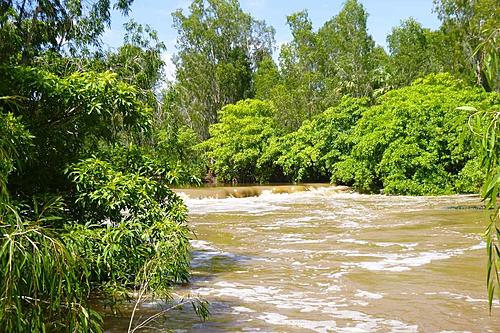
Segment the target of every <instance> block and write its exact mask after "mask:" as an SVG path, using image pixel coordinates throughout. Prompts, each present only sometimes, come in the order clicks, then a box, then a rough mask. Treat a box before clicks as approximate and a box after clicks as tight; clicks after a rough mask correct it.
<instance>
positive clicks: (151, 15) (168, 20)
mask: <svg viewBox="0 0 500 333" xmlns="http://www.w3.org/2000/svg"><path fill="white" fill-rule="evenodd" d="M359 1H360V2H361V3H362V4H363V5H364V7H365V9H366V11H367V12H368V30H369V32H370V34H371V35H372V36H373V38H374V39H375V42H376V43H377V44H378V45H381V46H384V47H385V46H386V37H387V35H388V34H389V33H390V32H391V29H392V28H393V27H394V26H397V25H398V24H399V23H400V22H401V20H404V19H406V18H408V17H413V18H415V19H416V20H417V21H418V22H420V23H421V24H422V25H423V26H424V27H426V28H431V29H436V28H437V27H438V26H439V20H438V19H437V15H436V13H433V12H432V9H433V3H432V0H359ZM343 3H344V0H330V1H319V0H288V1H287V0H240V4H241V7H242V8H243V10H244V11H246V12H249V13H250V14H252V16H253V17H255V18H257V19H260V20H265V21H266V23H267V24H268V25H271V26H273V27H274V28H275V29H276V43H277V45H279V44H281V43H283V42H287V41H289V40H290V39H291V34H290V32H289V29H288V26H287V25H286V16H287V15H289V14H291V13H294V12H297V11H300V10H303V9H307V10H308V12H309V17H310V18H311V20H312V22H313V24H314V28H315V29H317V28H319V27H320V26H321V25H323V23H324V22H325V21H327V20H328V19H330V18H331V17H333V16H335V15H336V14H337V13H338V12H339V11H340V9H341V7H342V4H343ZM189 4H190V1H189V0H135V1H134V4H133V6H132V11H131V13H130V15H129V17H122V16H121V15H120V14H119V13H117V12H114V13H113V16H112V24H111V29H109V30H108V31H106V33H105V34H104V36H103V42H104V43H105V45H106V46H109V47H118V46H120V45H121V43H122V40H123V32H124V30H123V23H125V22H126V21H128V20H129V19H130V18H133V19H134V20H135V21H137V22H138V23H141V24H149V25H150V26H151V27H152V28H153V29H155V30H156V31H158V35H159V37H160V39H161V40H163V41H164V42H165V44H166V46H167V53H166V54H165V55H164V58H165V60H166V61H167V76H169V78H172V75H173V72H174V68H173V65H172V64H171V62H170V56H171V55H172V54H174V53H175V40H176V38H177V32H176V30H175V29H174V28H173V27H172V23H173V20H172V15H171V13H172V12H173V11H174V10H176V9H178V8H183V9H184V11H185V12H187V8H188V6H189Z"/></svg>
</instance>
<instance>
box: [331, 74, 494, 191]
mask: <svg viewBox="0 0 500 333" xmlns="http://www.w3.org/2000/svg"><path fill="white" fill-rule="evenodd" d="M497 101H498V95H488V94H486V93H485V92H484V91H481V89H477V88H474V89H472V88H469V87H467V85H465V84H464V83H463V82H462V81H459V80H456V79H454V78H453V77H451V76H450V75H449V74H431V75H429V76H427V77H425V78H424V79H418V80H417V81H415V82H414V83H413V84H412V85H411V86H409V87H405V88H402V89H397V90H392V91H390V92H388V93H387V94H385V95H384V96H382V97H380V98H379V99H378V100H377V103H376V105H374V106H373V107H371V108H370V109H369V110H368V111H366V112H364V113H363V116H362V117H361V118H360V120H359V121H358V122H357V124H356V126H355V128H354V130H353V134H352V139H351V140H353V141H352V142H353V146H352V150H351V153H350V154H349V155H345V156H343V157H342V161H340V162H338V163H336V164H334V166H333V176H332V180H333V181H334V182H341V183H347V184H353V185H354V186H355V187H356V188H357V189H358V190H361V191H377V190H380V189H384V192H385V193H388V194H389V193H390V194H409V195H423V194H448V193H465V192H469V193H470V192H475V191H476V190H477V188H478V187H479V186H480V184H481V176H482V175H481V173H480V172H479V173H478V168H477V165H478V161H477V159H475V156H476V154H475V153H474V150H473V147H472V140H471V135H470V133H469V131H468V128H467V121H468V118H469V116H470V112H467V111H465V110H456V107H458V106H460V105H464V104H470V105H475V106H488V105H492V104H495V103H498V102H497Z"/></svg>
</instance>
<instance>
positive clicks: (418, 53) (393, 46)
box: [387, 18, 431, 87]
mask: <svg viewBox="0 0 500 333" xmlns="http://www.w3.org/2000/svg"><path fill="white" fill-rule="evenodd" d="M428 33H430V32H429V31H428V30H427V29H424V28H423V27H422V25H421V24H420V23H418V22H417V21H415V19H413V18H409V19H407V20H405V21H402V22H401V24H400V25H399V26H397V27H394V28H393V29H392V32H391V34H390V35H388V36H387V43H388V46H389V52H390V54H391V68H390V72H391V83H392V84H393V85H394V86H396V87H402V86H406V85H409V84H410V83H411V82H413V80H415V79H416V78H418V77H422V76H424V75H426V74H428V73H429V72H430V70H431V68H430V67H431V64H430V62H431V59H430V54H429V53H430V52H429V51H430V46H429V41H428V39H427V36H428Z"/></svg>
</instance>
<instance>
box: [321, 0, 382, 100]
mask: <svg viewBox="0 0 500 333" xmlns="http://www.w3.org/2000/svg"><path fill="white" fill-rule="evenodd" d="M367 18H368V14H367V12H366V11H365V9H364V7H363V5H362V4H360V3H359V2H358V1H357V0H348V1H346V3H345V4H344V7H343V8H342V10H341V11H340V12H339V14H338V15H337V16H335V17H334V18H332V19H331V20H330V21H328V22H326V23H325V25H324V26H323V27H322V28H321V29H320V30H319V32H318V35H319V39H320V40H321V46H322V52H323V56H324V58H325V60H324V68H323V72H324V76H325V77H326V81H327V87H328V88H327V89H328V91H329V94H330V95H331V94H332V93H334V97H335V96H336V98H335V99H338V98H339V97H340V96H341V95H344V94H349V95H351V96H354V97H361V96H369V95H370V94H371V93H372V91H373V88H374V87H373V84H372V79H371V78H372V74H373V73H372V72H373V70H374V69H375V68H377V64H376V62H375V59H376V58H374V50H375V49H376V47H375V42H374V41H373V38H372V36H371V35H370V34H369V33H368V30H367V26H366V22H367Z"/></svg>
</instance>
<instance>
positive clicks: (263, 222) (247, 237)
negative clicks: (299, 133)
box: [106, 185, 500, 333]
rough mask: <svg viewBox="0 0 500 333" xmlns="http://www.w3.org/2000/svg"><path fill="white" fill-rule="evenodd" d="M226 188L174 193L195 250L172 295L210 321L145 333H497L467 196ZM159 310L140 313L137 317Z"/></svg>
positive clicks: (473, 207)
mask: <svg viewBox="0 0 500 333" xmlns="http://www.w3.org/2000/svg"><path fill="white" fill-rule="evenodd" d="M231 190H234V189H228V188H226V189H212V190H206V189H205V190H203V191H205V192H204V193H200V192H196V191H194V190H184V194H181V195H182V196H184V198H185V201H186V204H187V206H188V208H189V212H190V213H189V214H190V224H191V226H192V228H193V231H194V233H195V240H193V241H192V247H193V252H192V255H193V259H192V268H193V279H192V283H191V284H190V285H189V286H187V287H182V288H179V290H177V292H178V293H181V294H192V295H199V296H201V297H203V298H205V299H206V300H208V301H209V302H210V311H211V313H212V315H211V317H210V318H209V320H208V321H206V322H200V321H199V320H198V319H197V318H196V317H195V316H194V314H193V312H192V311H190V310H189V309H188V308H184V309H182V310H174V311H171V313H169V315H168V316H167V317H166V318H164V319H162V320H160V321H157V322H156V324H155V327H156V328H161V329H170V330H173V331H174V332H443V333H444V332H498V331H500V306H499V305H498V302H496V303H495V305H494V309H493V311H492V315H491V316H489V314H488V305H487V304H488V303H487V299H486V297H487V294H486V285H485V280H486V278H485V274H486V268H485V263H486V251H485V244H484V242H483V241H482V238H481V234H482V232H483V230H484V228H485V223H486V220H487V216H486V215H485V213H484V212H483V210H482V207H481V203H480V202H479V199H478V197H477V196H442V197H398V196H383V195H361V194H356V193H351V192H348V191H346V189H345V188H337V187H321V186H317V185H314V186H305V187H304V188H303V189H302V188H300V189H297V188H296V189H295V190H293V191H292V190H289V189H287V188H286V187H282V188H279V187H274V189H273V188H261V189H255V188H254V189H251V190H250V189H245V188H237V192H238V191H239V192H238V193H242V192H244V191H247V193H251V192H252V191H253V192H255V193H254V195H256V196H250V197H248V196H246V195H242V196H243V198H238V197H231V196H229V194H228V193H231ZM221 191H222V192H221ZM224 191H226V192H224ZM180 192H183V190H180ZM253 192H252V193H253ZM273 192H274V193H273ZM287 192H291V193H287ZM197 193H198V194H197ZM221 193H226V194H221ZM164 306H165V305H163V304H162V303H155V304H148V305H147V306H145V307H143V308H142V309H141V313H142V315H143V316H147V315H148V314H149V315H151V314H153V313H155V312H156V311H158V310H161V309H162V308H163V307H164ZM127 325H128V319H127V318H126V313H125V314H124V317H123V318H107V319H106V326H107V331H109V332H123V331H124V330H125V331H126V327H127Z"/></svg>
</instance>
